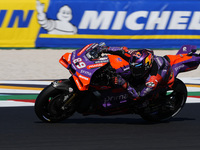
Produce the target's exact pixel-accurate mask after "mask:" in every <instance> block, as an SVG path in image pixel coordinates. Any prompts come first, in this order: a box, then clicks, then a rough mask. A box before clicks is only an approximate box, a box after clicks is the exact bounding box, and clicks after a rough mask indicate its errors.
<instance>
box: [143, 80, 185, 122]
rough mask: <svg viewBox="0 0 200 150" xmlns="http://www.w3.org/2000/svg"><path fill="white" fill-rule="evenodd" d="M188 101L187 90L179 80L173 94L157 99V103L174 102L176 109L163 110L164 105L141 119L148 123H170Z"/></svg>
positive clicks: (175, 84)
mask: <svg viewBox="0 0 200 150" xmlns="http://www.w3.org/2000/svg"><path fill="white" fill-rule="evenodd" d="M186 99H187V88H186V86H185V84H184V83H183V82H182V81H181V80H180V79H177V78H176V80H175V82H174V85H173V87H172V93H171V94H169V95H166V96H165V98H164V99H157V101H160V102H165V101H166V100H169V101H172V102H173V106H174V109H173V110H170V109H163V107H165V106H163V104H161V106H159V107H158V110H157V111H154V112H150V113H143V114H141V117H142V118H143V119H144V120H146V121H151V122H161V121H168V120H169V119H171V118H172V117H174V116H175V115H177V114H178V113H179V112H180V111H181V110H182V108H183V106H184V105H185V102H186Z"/></svg>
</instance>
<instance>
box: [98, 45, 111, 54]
mask: <svg viewBox="0 0 200 150" xmlns="http://www.w3.org/2000/svg"><path fill="white" fill-rule="evenodd" d="M108 48H109V47H108V46H103V47H101V48H100V49H101V53H106V52H107V51H108Z"/></svg>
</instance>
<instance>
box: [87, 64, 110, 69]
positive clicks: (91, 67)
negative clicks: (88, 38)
mask: <svg viewBox="0 0 200 150" xmlns="http://www.w3.org/2000/svg"><path fill="white" fill-rule="evenodd" d="M106 64H107V63H101V64H92V65H88V66H87V69H94V68H98V67H102V66H104V65H106Z"/></svg>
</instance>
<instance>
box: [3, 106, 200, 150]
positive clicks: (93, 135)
mask: <svg viewBox="0 0 200 150" xmlns="http://www.w3.org/2000/svg"><path fill="white" fill-rule="evenodd" d="M0 119H1V123H0V150H12V149H13V150H36V149H37V150H55V149H56V150H60V149H69V150H89V149H91V150H104V149H105V150H107V149H115V150H122V149H123V150H129V149H130V150H133V149H136V150H140V149H152V150H156V149H162V150H172V149H176V150H179V149H180V150H199V148H200V142H199V139H200V104H199V103H187V104H186V105H185V107H184V109H183V110H182V111H181V112H180V113H179V114H178V115H177V116H175V117H174V118H173V119H172V120H171V121H170V122H164V123H157V124H152V123H148V122H146V121H144V120H142V119H141V118H140V117H139V116H137V115H123V116H121V115H120V116H111V117H100V116H86V117H85V116H82V115H80V114H75V115H74V116H73V117H71V118H70V119H67V120H65V121H63V122H61V123H53V124H51V123H42V122H41V121H40V120H39V119H38V118H37V117H36V116H35V114H34V110H33V107H32V106H29V107H1V108H0Z"/></svg>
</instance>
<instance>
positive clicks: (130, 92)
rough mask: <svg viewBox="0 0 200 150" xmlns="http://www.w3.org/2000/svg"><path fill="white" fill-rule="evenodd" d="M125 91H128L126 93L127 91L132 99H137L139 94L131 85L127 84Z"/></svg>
mask: <svg viewBox="0 0 200 150" xmlns="http://www.w3.org/2000/svg"><path fill="white" fill-rule="evenodd" d="M127 91H128V93H129V95H130V96H131V97H132V98H133V99H134V100H137V99H139V94H138V93H137V91H136V90H135V89H134V88H133V87H131V86H129V87H128V88H127Z"/></svg>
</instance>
